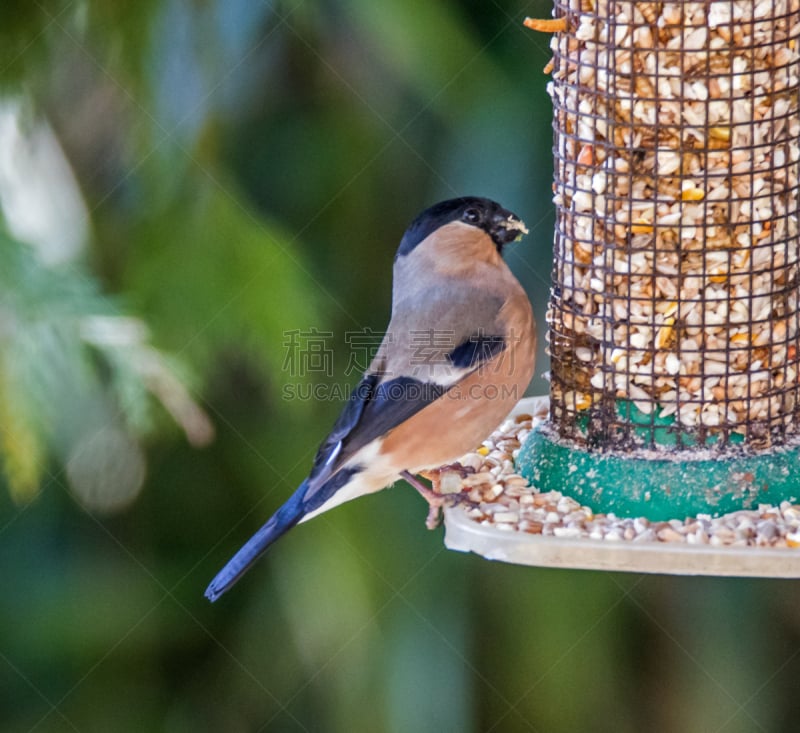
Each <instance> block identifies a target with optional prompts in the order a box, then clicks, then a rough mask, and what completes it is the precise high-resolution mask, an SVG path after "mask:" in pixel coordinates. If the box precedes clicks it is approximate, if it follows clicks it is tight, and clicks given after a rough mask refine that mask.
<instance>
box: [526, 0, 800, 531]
mask: <svg viewBox="0 0 800 733" xmlns="http://www.w3.org/2000/svg"><path fill="white" fill-rule="evenodd" d="M555 15H556V16H557V17H559V18H564V19H566V28H567V29H566V30H565V31H564V32H562V33H558V34H557V35H556V36H554V37H553V44H552V48H553V52H554V60H553V81H552V83H551V85H550V93H551V96H552V99H553V105H554V129H555V144H554V156H555V181H554V194H555V197H554V201H555V204H556V209H557V221H556V232H555V247H554V251H555V260H554V273H553V291H552V296H551V300H550V307H549V312H548V320H549V326H550V335H549V338H550V353H551V395H550V420H549V422H548V423H547V424H546V426H545V428H544V429H542V430H539V431H538V432H536V433H535V434H534V435H533V436H532V438H531V439H530V440H529V442H528V444H527V445H526V446H525V447H524V448H523V451H522V453H521V454H520V458H519V465H520V470H521V471H522V472H523V473H524V474H525V475H527V476H528V477H529V478H530V479H531V480H532V481H533V483H534V484H535V485H536V486H537V487H538V488H540V489H541V490H543V491H548V490H552V489H558V490H561V491H564V493H565V494H568V495H571V496H574V497H575V498H577V499H580V500H581V501H584V502H585V503H586V504H588V505H589V506H592V507H593V508H596V509H597V510H598V511H616V512H617V513H619V514H633V515H636V516H638V515H641V514H644V515H646V516H651V517H659V518H669V517H674V516H686V515H691V514H696V513H697V512H712V513H718V512H721V511H731V510H733V509H736V508H742V507H749V506H753V505H754V504H757V503H758V502H761V501H767V500H770V501H776V502H780V501H781V500H784V499H796V498H797V497H798V496H799V495H800V482H799V481H798V480H797V479H796V475H797V466H798V465H800V463H798V460H800V452H798V449H797V445H798V443H799V442H800V311H798V302H799V300H800V293H799V289H800V246H799V244H800V242H799V240H798V215H799V214H800V198H799V196H798V179H799V178H800V162H798V161H799V160H800V115H799V114H798V93H799V92H798V90H799V86H798V85H799V84H800V56H798V50H800V0H775V1H769V2H768V1H766V0H759V1H758V2H743V1H740V0H714V1H712V2H673V3H656V2H635V1H632V0H572V2H569V3H567V2H557V3H556V11H555Z"/></svg>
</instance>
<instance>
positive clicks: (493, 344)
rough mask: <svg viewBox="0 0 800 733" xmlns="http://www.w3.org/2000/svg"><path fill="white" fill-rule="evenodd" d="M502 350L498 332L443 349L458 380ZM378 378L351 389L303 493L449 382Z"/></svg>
mask: <svg viewBox="0 0 800 733" xmlns="http://www.w3.org/2000/svg"><path fill="white" fill-rule="evenodd" d="M504 348H505V341H504V339H503V337H502V336H484V335H479V336H471V337H470V338H468V339H467V340H465V341H464V342H462V343H461V344H459V345H458V346H456V347H455V348H454V349H453V350H452V351H451V352H449V353H448V354H447V359H448V361H449V362H450V363H451V364H452V365H453V367H455V368H457V369H463V375H462V377H461V378H462V379H463V378H464V377H466V376H467V375H469V374H471V373H472V372H474V371H475V370H476V369H477V368H478V367H479V366H480V365H481V364H483V363H485V362H487V361H489V360H490V359H492V358H493V357H495V356H496V355H497V354H499V353H500V351H502V350H503V349H504ZM381 378H382V375H381V374H379V373H372V374H366V375H365V376H364V377H363V378H362V380H361V381H360V382H359V384H358V386H357V387H356V389H355V390H354V391H353V394H352V395H351V397H350V399H349V400H348V402H347V405H346V406H345V408H344V410H343V411H342V414H341V415H339V419H338V420H337V421H336V424H335V425H334V426H333V430H331V433H330V435H329V436H328V437H327V438H326V439H325V441H324V442H323V443H322V445H321V446H320V447H319V450H318V451H317V455H316V457H315V458H314V466H313V468H312V469H311V473H310V474H309V477H308V494H307V496H310V495H311V494H313V493H315V491H316V490H317V488H318V487H320V486H321V485H323V484H324V483H325V482H326V481H327V480H328V479H329V478H330V477H331V476H332V475H333V474H334V473H335V472H336V471H337V470H338V469H339V468H340V467H341V466H342V465H343V464H344V463H345V462H346V461H347V459H348V458H350V457H352V456H353V455H354V454H355V453H357V452H358V451H359V450H360V449H361V448H363V447H364V446H365V445H367V444H368V443H370V442H371V441H373V440H375V439H376V438H379V437H380V436H382V435H385V434H386V433H388V432H389V431H390V430H392V429H393V428H396V427H397V426H398V425H400V424H401V423H403V422H405V421H406V420H408V419H409V418H410V417H412V416H413V415H415V414H416V413H417V412H419V411H420V410H422V409H423V408H425V407H427V406H428V405H429V404H431V403H432V402H434V401H435V400H437V399H438V398H439V397H441V396H442V395H443V394H445V392H447V391H448V390H449V389H452V387H453V386H455V385H454V384H450V385H441V384H436V383H432V382H423V381H421V380H419V379H414V378H413V377H395V378H394V379H388V380H386V381H381ZM459 381H460V380H459Z"/></svg>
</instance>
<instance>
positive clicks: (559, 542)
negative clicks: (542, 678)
mask: <svg viewBox="0 0 800 733" xmlns="http://www.w3.org/2000/svg"><path fill="white" fill-rule="evenodd" d="M444 523H445V537H444V544H445V546H446V547H447V548H448V549H450V550H458V551H459V552H474V553H476V554H478V555H482V556H483V557H485V558H486V559H487V560H500V561H502V562H508V563H514V564H517V565H533V566H537V567H547V568H575V569H582V570H615V571H622V572H631V573H666V574H670V575H728V576H740V577H764V578H800V550H792V549H783V548H774V549H772V548H761V547H730V546H728V547H724V546H723V547H710V546H708V545H684V544H672V543H669V542H629V541H623V540H621V541H619V542H610V541H607V540H591V539H565V538H562V537H544V536H542V535H531V534H527V533H525V532H509V531H506V530H500V529H497V528H495V527H485V526H482V525H480V524H478V523H477V522H473V521H472V520H471V519H469V518H468V517H467V515H466V513H465V511H464V510H463V509H461V508H460V507H450V508H447V509H445V512H444Z"/></svg>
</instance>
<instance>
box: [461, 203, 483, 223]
mask: <svg viewBox="0 0 800 733" xmlns="http://www.w3.org/2000/svg"><path fill="white" fill-rule="evenodd" d="M463 219H464V221H466V222H467V223H469V224H477V223H478V222H479V221H480V220H481V212H480V211H478V210H477V209H474V208H472V207H470V208H469V209H467V210H466V211H465V212H464V216H463Z"/></svg>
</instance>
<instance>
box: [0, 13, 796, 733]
mask: <svg viewBox="0 0 800 733" xmlns="http://www.w3.org/2000/svg"><path fill="white" fill-rule="evenodd" d="M550 10H551V8H550V6H548V5H546V4H545V3H543V2H522V1H521V0H520V1H515V0H508V1H506V2H501V0H491V1H490V2H473V1H471V0H461V1H457V0H442V1H441V2H436V3H431V2H423V0H404V1H402V2H401V0H384V1H383V2H369V0H322V1H320V2H316V3H311V2H304V1H303V0H295V1H294V2H292V1H291V0H290V1H287V2H256V3H253V2H249V1H248V0H145V1H144V2H142V1H139V2H133V1H132V0H125V2H114V3H108V2H105V3H104V2H99V1H95V0H53V1H50V0H42V1H41V2H35V3H27V2H19V1H7V2H4V3H3V4H2V5H0V89H1V90H2V94H3V95H4V96H5V98H6V100H8V101H9V103H12V102H13V104H16V105H19V109H20V110H21V112H20V114H19V120H20V124H21V125H22V126H23V127H24V128H25V129H27V130H28V131H29V132H30V133H31V135H32V134H33V131H35V130H36V129H38V127H37V126H40V125H43V124H45V123H46V124H47V126H48V129H51V130H52V136H53V138H54V140H56V141H57V147H58V149H60V150H63V154H64V155H65V157H66V160H68V162H69V169H70V170H71V171H72V173H71V174H70V175H74V179H75V180H74V182H73V183H72V184H69V180H71V178H70V177H69V176H67V177H66V178H65V177H64V176H65V174H64V172H63V171H61V172H60V173H58V171H59V170H60V169H59V168H58V165H56V163H55V162H53V161H54V160H55V158H51V159H49V160H50V161H51V163H50V164H51V168H52V169H46V170H48V171H49V173H50V176H49V177H50V178H52V179H53V180H60V181H62V183H63V182H64V181H67V183H64V185H63V186H62V187H61V189H59V191H60V193H59V195H58V196H56V195H55V194H54V193H53V192H52V190H51V189H46V195H45V198H44V199H42V198H41V196H40V197H39V198H38V199H35V201H36V202H37V203H36V204H35V205H31V206H29V207H28V208H29V212H30V211H34V212H38V214H39V215H38V216H35V217H34V218H33V222H34V224H37V225H38V224H41V223H42V220H43V219H45V218H46V215H47V214H49V213H50V212H51V210H52V211H57V210H58V211H62V210H65V209H64V207H65V206H66V204H63V206H62V203H63V201H62V198H63V196H62V195H63V194H64V186H67V185H71V186H72V187H73V188H74V189H75V191H76V192H77V196H78V198H79V200H80V201H81V202H83V203H82V204H77V203H75V201H73V203H72V204H71V206H72V211H73V216H72V219H68V220H69V221H70V222H71V223H70V224H69V225H66V224H63V225H61V227H60V229H58V228H56V229H55V230H54V231H56V233H57V234H58V236H56V237H55V241H56V244H58V243H60V244H61V245H62V249H64V248H66V243H67V242H70V243H71V244H70V247H71V248H72V249H70V252H71V254H70V255H69V257H65V258H64V259H62V260H61V262H60V264H58V263H53V262H50V261H47V262H46V261H45V260H46V259H47V258H46V257H44V254H43V253H44V252H46V251H49V250H44V249H42V248H41V247H37V246H34V245H35V243H32V242H29V241H25V238H24V237H22V236H21V235H19V233H17V234H12V231H13V227H12V226H11V224H12V220H13V216H12V217H9V216H8V215H9V213H10V214H14V211H9V210H6V209H9V207H10V204H8V193H7V191H8V189H7V188H4V186H5V185H6V183H7V181H6V179H5V178H4V176H3V175H2V171H0V201H2V202H3V207H4V211H5V214H6V218H7V219H8V226H4V227H3V229H2V236H1V237H0V283H1V284H2V294H0V314H2V316H1V317H0V422H1V424H2V426H3V429H2V431H0V452H2V454H3V456H4V457H5V459H6V464H5V471H6V477H7V479H8V483H9V488H10V489H11V490H12V492H13V493H14V495H15V496H17V497H25V498H29V497H30V496H31V492H32V490H33V487H35V486H41V488H40V491H39V495H38V496H37V497H36V498H35V499H33V500H30V501H27V502H23V503H17V502H15V501H13V500H12V499H11V493H10V492H9V491H0V573H2V577H3V580H4V585H5V588H6V592H5V593H3V595H2V596H0V680H2V684H0V730H2V731H36V732H37V733H45V732H47V733H49V732H51V731H73V732H74V731H81V733H83V732H84V731H103V732H106V731H115V732H116V731H120V732H123V733H124V732H125V731H132V732H133V731H136V732H137V733H140V732H141V731H150V730H152V731H170V732H173V731H174V732H181V731H193V732H195V731H231V732H236V731H280V732H283V731H348V733H349V732H350V731H370V732H372V731H398V732H399V731H409V730H413V731H421V732H424V731H436V733H439V732H441V731H459V733H467V732H469V731H476V732H477V731H486V732H488V731H492V732H494V733H497V732H498V731H547V732H548V733H559V732H560V731H564V732H565V733H566V732H567V731H569V732H571V731H575V730H591V731H612V730H613V731H641V730H648V731H686V730H691V731H694V730H704V731H706V730H707V731H719V732H720V733H735V732H737V731H754V730H763V731H793V730H795V729H796V720H797V719H798V714H800V710H798V707H799V706H800V703H798V702H797V696H796V694H795V688H796V683H795V680H796V679H797V677H798V673H799V672H800V654H799V653H798V652H799V651H800V624H799V623H798V617H797V613H796V608H797V605H798V590H797V587H796V584H795V583H791V582H778V581H763V580H751V581H743V580H726V579H692V578H686V579H678V578H664V577H646V576H645V577H640V576H624V575H614V574H603V573H588V572H577V571H575V572H556V571H550V570H535V569H530V568H521V567H513V566H506V565H502V564H497V563H489V562H486V561H484V560H481V559H479V558H477V557H472V556H466V555H459V554H455V553H448V552H446V551H445V550H443V548H442V541H441V532H440V531H439V532H427V531H426V530H425V529H424V523H423V518H424V515H425V507H424V506H423V505H422V504H421V502H420V500H419V499H418V498H417V497H416V496H415V495H414V494H413V492H411V491H409V490H408V489H407V487H404V486H402V485H398V487H397V488H396V489H394V490H389V491H385V492H382V493H380V494H377V495H375V496H372V497H368V498H365V499H363V500H360V501H358V502H352V503H350V504H348V505H345V506H343V507H341V508H340V509H337V510H336V511H334V512H331V513H329V514H327V515H324V516H322V517H320V518H318V519H316V520H314V521H313V522H311V523H309V524H304V525H302V526H301V527H298V528H297V529H295V530H294V531H293V532H291V533H290V534H289V535H288V536H287V537H286V538H285V539H284V540H282V541H281V542H280V543H279V544H278V545H277V546H276V547H275V548H274V550H273V551H271V552H270V554H269V555H268V556H267V557H266V558H265V559H264V560H263V561H262V562H261V563H260V565H259V566H258V567H257V568H256V569H255V570H253V571H252V573H251V574H250V575H248V577H247V578H246V580H244V581H243V582H242V583H241V584H240V585H239V586H237V588H236V590H235V591H234V592H233V593H231V594H230V595H229V596H226V597H225V598H224V600H222V601H221V602H220V603H218V604H216V605H214V606H211V605H209V604H208V603H206V601H205V600H204V599H203V598H202V591H203V589H204V588H205V585H206V583H207V582H208V580H209V579H210V578H211V577H212V575H213V573H214V572H216V570H217V569H218V568H219V566H220V565H221V563H222V562H224V561H225V560H226V559H227V558H228V557H229V555H230V554H231V553H232V552H233V551H234V550H235V549H236V548H237V547H238V546H239V545H240V544H241V542H242V541H244V540H245V539H246V538H247V537H248V536H249V535H250V533H251V532H252V531H254V530H255V529H256V528H257V527H258V526H260V524H261V523H262V522H263V521H264V520H265V519H266V517H267V516H269V514H270V513H271V512H272V511H273V510H274V509H275V508H277V506H279V504H280V503H281V502H282V500H283V499H284V498H285V497H286V496H287V495H288V494H289V492H290V491H291V490H292V489H293V488H294V486H295V485H296V484H297V483H298V482H299V481H300V480H302V478H303V476H304V474H305V472H306V470H307V468H308V466H309V464H310V461H311V458H312V456H313V453H314V451H315V449H316V446H317V445H318V443H319V441H320V440H321V439H322V437H323V436H324V435H325V433H326V432H327V430H328V428H329V426H330V425H331V423H332V421H333V420H334V419H335V416H336V414H337V412H338V410H339V402H338V401H336V400H315V401H312V400H300V399H295V400H286V399H283V395H284V392H283V391H282V390H283V388H284V387H285V386H286V385H287V384H288V385H292V384H306V385H309V384H312V385H315V386H320V385H321V386H323V387H324V386H335V385H341V384H342V383H344V382H347V381H349V382H353V381H355V379H356V375H355V374H346V366H347V364H348V355H349V349H350V346H349V345H348V343H347V338H346V334H347V333H348V332H363V331H364V329H367V328H370V329H373V330H374V331H378V332H379V331H380V330H381V329H382V328H383V327H384V326H385V324H386V321H387V318H388V314H389V291H390V287H391V262H392V258H393V255H394V249H395V247H396V244H397V241H398V239H399V237H400V235H401V233H402V231H403V230H404V228H405V226H406V225H407V223H408V221H409V220H410V219H411V218H412V217H413V216H414V215H415V214H416V213H417V212H418V211H419V210H420V209H422V208H423V207H424V206H426V205H428V204H430V203H431V202H433V201H435V200H438V199H441V198H445V197H449V196H452V195H457V194H464V193H475V194H480V195H486V196H491V197H493V198H496V199H498V200H500V201H502V202H503V203H504V204H505V205H507V206H508V207H509V208H511V209H512V210H514V211H517V212H518V213H520V215H522V216H523V217H524V218H525V220H526V222H527V223H528V225H529V226H530V228H531V230H532V233H531V235H530V236H529V237H527V238H526V239H525V240H524V241H523V243H522V244H521V245H520V246H517V247H515V248H513V249H512V250H511V251H510V253H509V260H510V263H511V266H512V268H513V269H514V270H515V272H517V274H518V276H519V277H520V279H521V280H522V282H523V283H524V284H525V286H526V288H527V289H528V292H529V293H530V296H531V299H532V301H533V302H534V305H535V307H536V310H537V312H538V314H539V320H540V323H542V324H543V312H544V307H545V301H546V298H547V294H548V287H549V285H548V283H549V277H548V273H549V267H550V264H549V262H550V259H549V247H550V241H551V237H552V216H551V204H550V196H551V192H550V180H551V171H552V163H551V152H550V108H549V104H548V103H547V102H546V96H545V91H544V87H545V83H546V77H545V76H544V75H543V74H542V73H541V69H542V67H543V66H544V65H545V63H546V62H547V60H548V57H549V53H548V39H547V38H545V37H542V36H537V35H535V34H533V33H531V32H529V31H526V30H525V29H524V28H522V26H521V21H522V19H523V17H524V16H525V15H534V16H547V15H549V13H550ZM0 135H2V129H1V128H0ZM29 139H34V138H33V137H31V138H29ZM0 142H2V140H0ZM2 150H3V148H2V145H0V153H2ZM8 159H9V158H8V155H2V154H0V165H2V161H5V160H8ZM21 169H22V170H25V171H29V175H28V178H31V179H32V177H33V174H32V171H33V168H31V167H30V166H27V165H25V166H21ZM56 173H58V176H56ZM46 178H47V176H46ZM25 179H26V177H25V176H23V180H25ZM4 192H5V194H4ZM4 195H5V198H4ZM68 198H69V197H68ZM74 198H75V197H74V196H73V199H74ZM43 200H44V203H42V201H43ZM10 208H12V209H13V207H10ZM65 221H66V220H65ZM28 223H29V224H30V221H29V222H28ZM23 229H24V227H23ZM34 229H36V228H35V227H34ZM36 231H38V230H36ZM47 231H48V232H50V234H51V235H52V231H53V228H52V227H50V229H48V230H47ZM51 239H52V237H51ZM56 251H57V250H56ZM48 256H52V252H51V254H50V255H48ZM9 314H13V317H9ZM11 322H13V323H14V327H13V328H10V327H9V324H10V323H11ZM145 324H146V325H145ZM311 328H316V329H318V330H319V332H324V333H330V334H332V336H331V337H330V344H331V346H332V347H333V354H334V357H335V358H334V361H333V370H332V372H331V373H328V372H326V371H322V372H314V373H310V374H300V373H297V372H292V371H287V369H286V365H287V359H286V357H287V353H286V334H287V333H288V332H291V331H298V330H300V331H303V330H308V329H311ZM542 341H543V339H542ZM543 347H544V344H543V343H542V345H541V347H540V348H541V349H542V350H543ZM539 363H540V369H539V371H540V372H541V371H545V369H546V359H545V357H544V355H543V353H542V354H541V355H540V362H539ZM544 389H546V386H545V383H544V382H543V381H542V380H541V379H537V381H536V382H535V383H534V385H533V387H532V391H534V392H542V391H543V390H544ZM153 395H154V396H155V397H156V399H155V400H153V399H152V396H153ZM159 404H161V405H162V406H163V408H166V410H165V409H162V407H158V405H159ZM201 411H203V412H205V413H206V414H207V415H208V416H210V418H211V420H212V421H213V423H214V426H215V429H216V433H217V437H216V440H215V441H213V442H212V443H211V444H209V445H208V446H207V447H205V448H202V449H197V448H194V447H192V446H191V445H189V444H188V441H186V440H185V438H184V435H183V434H182V432H181V431H180V430H178V429H176V428H175V427H174V426H175V420H177V423H178V424H179V425H181V426H182V427H183V428H184V429H186V430H188V435H189V437H190V439H191V440H192V441H194V442H195V443H199V442H202V441H201V440H199V439H198V438H202V437H203V435H205V436H206V437H207V435H208V434H207V432H206V433H203V429H202V424H203V423H202V418H201V417H200V416H201V415H202V412H201ZM167 412H169V413H170V415H171V417H172V418H173V419H167V415H166V413H167ZM197 420H200V423H197V422H196V421H197ZM198 425H199V426H201V427H198ZM191 426H195V428H196V429H197V430H199V434H198V433H197V432H193V430H192V427H191ZM78 447H79V448H80V450H78ZM76 455H78V456H82V457H83V459H82V460H80V459H79V460H74V458H75V456H76ZM132 456H133V457H134V459H135V460H132V459H131V457H132ZM137 456H138V458H136V457H137ZM145 456H146V459H147V473H146V474H145V472H144V459H145ZM134 480H135V481H140V482H143V488H142V490H141V493H140V495H139V496H138V498H137V499H136V501H135V502H133V503H128V504H126V503H125V502H119V503H115V502H114V501H108V498H109V496H111V497H112V498H113V496H114V495H115V494H114V490H115V489H116V488H118V485H119V484H122V485H123V487H124V485H125V482H126V481H127V482H128V483H129V484H132V483H133V481H134ZM76 482H77V483H78V485H80V486H83V487H84V489H85V491H84V493H83V494H80V493H77V492H75V484H76ZM70 486H71V487H72V490H71V491H70V490H69V488H68V487H70ZM76 493H77V495H78V498H79V501H76V500H75V496H76ZM104 502H105V503H104ZM87 507H92V509H91V510H90V509H88V508H87ZM112 509H116V512H113V513H109V510H112Z"/></svg>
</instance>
